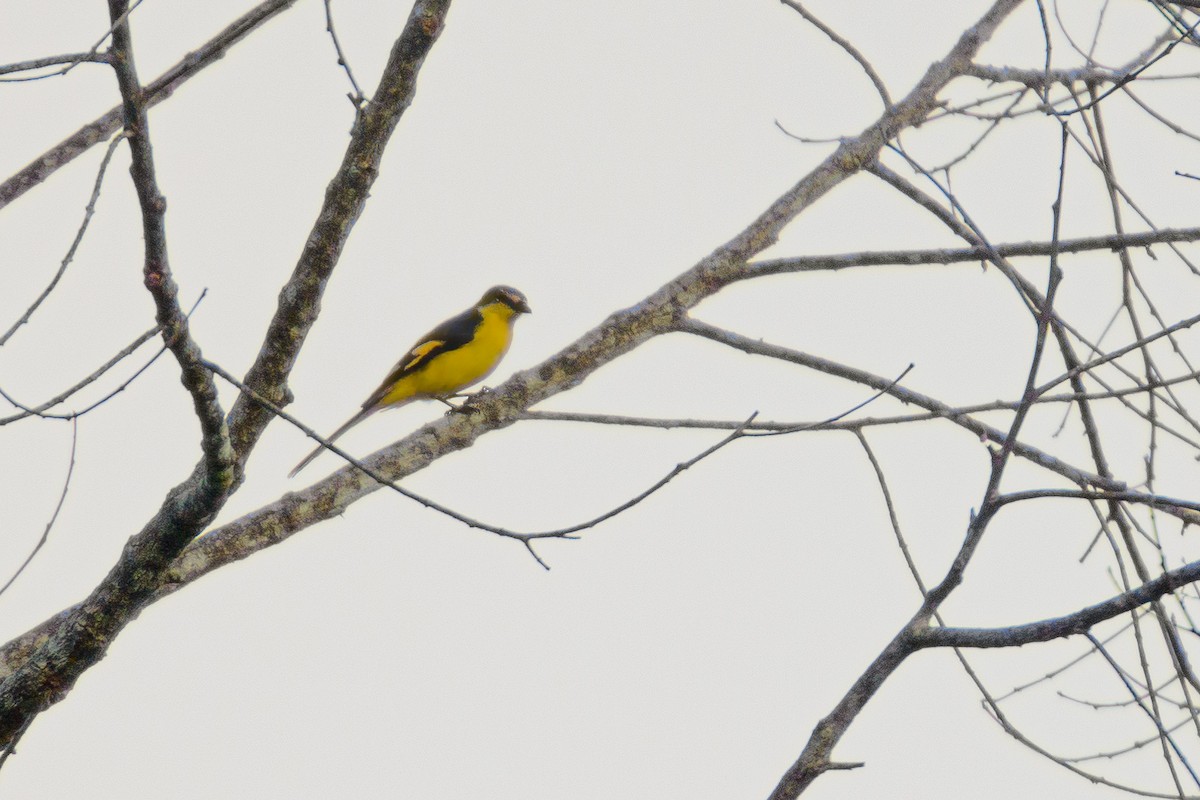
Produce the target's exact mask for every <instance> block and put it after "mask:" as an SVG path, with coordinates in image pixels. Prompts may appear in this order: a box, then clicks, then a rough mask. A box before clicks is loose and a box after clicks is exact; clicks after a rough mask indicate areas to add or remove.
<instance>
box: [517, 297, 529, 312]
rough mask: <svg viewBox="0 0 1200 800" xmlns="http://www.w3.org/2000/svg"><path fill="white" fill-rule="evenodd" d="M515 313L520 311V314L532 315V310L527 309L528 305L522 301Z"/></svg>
mask: <svg viewBox="0 0 1200 800" xmlns="http://www.w3.org/2000/svg"><path fill="white" fill-rule="evenodd" d="M517 311H520V312H521V313H522V314H532V313H533V309H532V308H530V307H529V303H528V302H526V301H524V300H522V301H521V303H520V305H518V306H517Z"/></svg>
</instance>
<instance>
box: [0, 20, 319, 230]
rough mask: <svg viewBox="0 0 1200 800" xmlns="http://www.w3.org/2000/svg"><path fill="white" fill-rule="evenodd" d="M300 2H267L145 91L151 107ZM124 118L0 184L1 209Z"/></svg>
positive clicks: (103, 121)
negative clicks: (277, 15) (276, 16)
mask: <svg viewBox="0 0 1200 800" xmlns="http://www.w3.org/2000/svg"><path fill="white" fill-rule="evenodd" d="M295 3H296V0H264V2H262V3H260V4H259V5H257V6H255V7H254V8H252V9H251V10H250V11H248V12H246V13H245V14H243V15H242V16H241V17H239V18H238V19H236V20H234V21H233V22H232V23H230V24H229V25H228V26H226V28H225V29H224V30H223V31H221V32H220V33H218V34H217V35H216V36H214V37H213V38H211V39H209V40H208V41H207V42H205V43H204V44H203V45H201V47H200V48H199V49H197V50H195V51H193V52H191V53H188V54H187V55H186V56H184V57H183V59H182V60H181V61H180V62H179V63H178V64H176V65H175V66H173V67H171V68H170V69H169V70H167V71H166V72H164V73H163V74H162V75H160V76H159V77H158V78H157V79H155V80H154V81H153V82H151V83H150V84H148V85H147V86H146V87H145V89H144V90H143V96H144V98H145V103H146V106H147V107H150V106H154V105H157V104H158V103H161V102H162V101H163V100H166V99H167V98H168V97H170V96H171V95H172V94H174V92H175V90H176V89H177V88H179V87H180V86H182V85H183V83H184V82H185V81H187V80H188V79H189V78H191V77H192V76H194V75H196V73H198V72H200V71H201V70H202V69H204V68H205V67H208V66H210V65H212V64H214V63H216V62H217V61H219V60H220V59H221V58H222V57H223V56H224V55H225V53H226V51H227V50H229V48H230V47H233V46H234V45H235V44H237V43H238V42H240V41H241V40H242V39H244V38H246V36H248V35H249V34H250V33H252V32H254V31H255V30H257V29H258V28H259V27H261V26H262V24H263V23H264V22H266V21H267V20H269V19H271V18H272V17H274V16H275V15H276V14H279V13H280V12H282V11H286V10H287V9H288V8H290V7H291V6H293V5H295ZM123 119H124V114H123V112H122V109H121V107H120V106H117V107H116V108H113V109H111V110H109V111H108V112H107V113H105V114H104V115H102V116H100V117H98V118H97V119H95V120H93V121H92V122H90V123H88V124H87V125H84V126H83V127H82V128H80V129H79V130H77V131H76V132H75V133H73V134H71V135H70V136H68V137H67V138H66V139H63V140H62V141H61V142H59V143H58V144H56V145H55V146H54V147H52V148H50V149H49V150H47V151H46V152H45V153H43V154H42V155H40V156H38V157H37V158H36V159H34V160H33V161H32V162H30V163H29V164H28V165H26V166H25V167H24V168H23V169H21V171H19V172H17V173H16V174H15V175H13V176H12V177H11V178H9V179H8V180H6V181H4V182H3V183H0V208H4V207H5V206H6V205H8V204H9V203H11V202H12V201H14V200H16V199H17V198H18V197H20V196H21V195H23V194H25V193H26V192H27V191H29V190H30V189H32V188H33V187H34V186H37V185H38V184H39V183H41V182H43V181H44V180H46V179H47V178H49V177H50V176H51V175H53V174H54V173H55V172H56V171H57V170H58V168H59V167H62V166H65V165H66V164H69V163H70V162H71V161H73V160H75V159H76V158H77V157H79V156H80V155H82V154H83V153H85V152H87V151H88V150H89V149H90V148H91V147H92V146H94V145H97V144H99V143H100V142H103V141H105V140H106V139H108V137H109V136H112V135H113V134H114V133H115V132H117V131H118V130H120V128H121V125H122V122H123Z"/></svg>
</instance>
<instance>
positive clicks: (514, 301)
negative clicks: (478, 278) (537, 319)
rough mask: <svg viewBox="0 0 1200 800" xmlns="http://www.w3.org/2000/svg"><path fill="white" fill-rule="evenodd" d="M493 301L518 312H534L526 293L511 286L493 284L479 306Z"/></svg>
mask: <svg viewBox="0 0 1200 800" xmlns="http://www.w3.org/2000/svg"><path fill="white" fill-rule="evenodd" d="M492 303H503V304H504V305H506V306H508V307H509V308H511V309H512V310H513V313H516V314H531V313H533V309H531V308H530V307H529V301H528V300H526V299H525V295H523V294H521V293H520V292H519V291H517V290H516V289H514V288H512V287H511V286H493V287H492V288H490V289H488V290H487V291H486V292H484V294H483V297H482V298H481V299H480V301H479V307H480V308H482V307H483V306H487V305H491V304H492Z"/></svg>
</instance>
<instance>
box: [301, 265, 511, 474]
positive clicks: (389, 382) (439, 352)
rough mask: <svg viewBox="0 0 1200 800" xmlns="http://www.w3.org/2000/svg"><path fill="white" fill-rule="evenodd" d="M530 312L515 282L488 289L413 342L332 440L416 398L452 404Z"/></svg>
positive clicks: (485, 371) (492, 363) (500, 353)
mask: <svg viewBox="0 0 1200 800" xmlns="http://www.w3.org/2000/svg"><path fill="white" fill-rule="evenodd" d="M530 313H532V309H530V307H529V301H527V300H526V299H525V295H523V294H521V292H519V291H517V290H516V289H514V288H512V287H511V286H493V287H492V288H491V289H488V290H487V291H486V292H484V293H483V297H481V298H479V302H478V303H476V304H475V305H473V306H471V307H470V308H468V309H467V310H466V311H464V312H462V313H461V314H458V315H457V316H454V317H451V318H450V319H448V320H446V321H445V322H443V323H442V324H441V325H438V326H437V327H436V328H434V329H433V330H431V331H430V332H429V333H427V334H425V335H424V336H422V337H421V338H420V339H419V340H418V341H417V343H416V344H415V345H413V346H412V347H411V348H409V350H408V352H406V353H405V354H404V355H403V356H401V358H400V360H399V361H397V362H396V366H394V367H392V369H391V371H390V372H388V375H387V377H386V378H384V379H383V383H381V384H379V388H378V389H376V390H375V391H374V392H372V393H371V396H370V397H368V398H367V399H366V401H365V402H364V403H363V404H362V408H361V409H360V410H359V411H358V413H357V414H355V415H354V416H353V417H351V418H350V419H348V420H346V423H345V424H344V425H342V426H341V427H340V428H338V429H337V430H336V431H334V432H333V433H331V434H330V435H329V437H328V439H327V440H326V441H329V442H332V441H333V440H334V439H337V438H338V437H339V436H341V435H342V434H343V433H345V432H346V431H348V430H350V429H351V428H353V427H354V426H355V425H357V424H358V423H360V422H362V421H363V420H364V419H366V418H367V417H369V416H371V415H372V414H374V413H375V412H376V411H379V410H380V409H384V408H399V407H400V406H402V405H405V404H407V403H411V402H412V401H414V400H440V401H442V402H443V403H446V404H447V405H451V406H452V404H451V403H450V402H449V400H448V399H447V398H449V397H452V396H454V395H455V394H457V393H459V392H460V391H462V390H463V389H465V388H467V387H468V386H470V385H472V384H474V383H478V382H479V381H481V380H483V379H484V378H486V377H487V376H488V375H490V374H491V373H492V370H494V369H495V368H496V365H497V364H499V363H500V359H502V358H503V357H504V354H505V353H506V352H508V345H509V343H510V342H511V341H512V330H513V325H514V324H515V323H516V321H517V318H518V317H520V316H521V315H522V314H530ZM452 407H454V406H452ZM324 449H325V446H324V445H320V446H318V447H317V449H315V450H313V451H312V452H311V453H309V454H308V455H307V456H305V457H304V459H303V460H302V461H301V462H300V463H299V464H297V465H296V466H295V467H294V468H293V469H292V471H291V472H289V473H288V477H289V478H294V477H295V476H296V473H298V472H299V471H300V470H302V469H304V468H305V467H306V466H308V464H309V462H311V461H312V460H313V459H314V458H316V457H317V456H319V455H320V454H321V451H322V450H324Z"/></svg>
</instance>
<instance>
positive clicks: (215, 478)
mask: <svg viewBox="0 0 1200 800" xmlns="http://www.w3.org/2000/svg"><path fill="white" fill-rule="evenodd" d="M109 2H110V9H112V11H113V15H114V18H117V17H118V16H119V14H118V12H119V11H120V10H121V9H123V7H124V2H123V1H122V0H109ZM448 7H449V0H441V2H427V3H426V2H418V3H417V4H416V6H415V7H414V10H413V14H412V15H411V16H410V18H409V21H408V24H407V25H406V27H405V30H404V32H403V33H402V35H401V37H400V41H399V42H398V43H397V46H396V49H395V50H394V51H393V57H392V59H391V61H390V62H389V68H388V71H387V72H385V76H384V79H383V80H382V81H381V84H380V88H379V90H378V92H377V93H376V100H377V101H378V105H379V106H380V108H381V109H382V108H386V109H390V110H391V112H392V114H393V116H394V118H393V119H391V120H390V121H388V120H380V121H378V122H376V123H375V125H374V126H372V125H371V124H370V122H369V118H370V116H371V115H370V114H367V115H364V117H362V118H360V131H359V137H358V138H356V140H355V141H356V142H358V143H360V144H361V143H362V139H363V137H364V136H365V134H363V132H362V129H363V128H366V129H367V130H368V132H374V133H375V134H376V135H377V138H376V139H375V140H373V141H371V142H370V143H369V144H368V146H367V148H366V151H365V152H359V153H358V155H359V156H362V157H363V159H362V160H359V161H353V162H351V163H348V164H347V165H346V166H345V168H344V170H345V171H346V172H348V173H354V174H355V176H354V177H352V178H351V179H350V183H351V185H352V186H353V187H354V188H356V189H361V190H362V192H363V197H362V198H361V199H357V200H354V201H352V202H349V204H348V209H347V213H346V216H345V217H343V218H342V219H341V220H340V221H338V220H337V219H331V225H332V226H333V227H338V226H339V225H340V227H341V228H343V229H344V232H348V231H349V228H350V225H351V224H352V223H353V219H354V217H356V216H357V210H355V209H360V208H361V202H362V200H365V187H366V186H369V184H370V180H371V179H373V177H374V171H375V168H376V164H377V161H378V155H379V153H381V152H382V149H383V146H384V144H385V143H386V134H387V133H390V132H391V130H393V129H394V128H395V124H396V122H397V121H398V117H399V114H400V112H401V111H402V110H403V109H404V108H406V107H407V105H408V103H409V102H410V101H411V97H412V87H413V81H414V80H415V77H416V71H417V68H418V67H419V65H420V59H421V58H423V56H424V53H425V52H427V51H428V49H429V47H430V46H432V43H433V41H434V40H435V39H436V34H437V33H438V32H440V30H441V27H442V22H443V18H444V15H445V12H446V10H447V9H448ZM409 48H416V49H417V50H419V51H420V58H417V59H416V60H415V62H414V60H413V58H411V56H412V52H411V51H410V49H409ZM113 54H114V62H115V63H116V64H117V66H118V76H119V82H120V85H121V89H122V95H123V98H124V101H125V103H124V107H125V109H126V114H127V127H128V133H129V136H130V139H131V146H133V145H134V140H135V139H137V138H139V137H141V138H143V140H144V134H145V131H146V123H145V116H144V114H145V103H144V100H145V94H144V93H143V92H142V91H141V90H140V88H139V87H138V86H137V81H136V73H135V72H134V70H133V68H132V59H131V54H130V49H129V42H128V27H127V25H126V24H120V25H117V26H116V28H115V31H114V47H113ZM374 105H375V103H373V106H374ZM372 113H374V111H373V112H372ZM379 134H383V135H379ZM132 171H133V175H134V180H135V183H136V184H137V189H138V195H139V200H140V201H141V203H142V208H143V222H144V224H143V228H144V232H145V237H146V283H147V286H148V288H150V290H151V292H152V294H154V296H155V300H156V304H157V305H158V308H159V317H160V320H161V321H162V324H163V326H164V336H167V337H168V338H167V342H168V346H170V347H171V348H172V349H173V351H175V352H176V356H177V358H178V359H179V360H180V363H181V366H182V367H183V369H184V372H185V385H188V388H189V389H193V390H197V391H196V392H195V396H196V397H197V398H198V399H197V403H198V406H199V398H200V396H201V395H202V394H204V392H203V391H201V390H202V389H203V388H204V387H202V386H201V384H199V383H197V384H193V383H192V382H190V381H191V378H192V376H191V375H190V371H191V370H192V368H193V367H194V366H198V365H199V352H198V351H196V350H194V349H193V348H194V345H192V344H191V343H190V341H188V340H187V339H186V331H187V328H186V322H185V321H182V320H180V319H179V317H178V316H177V314H176V311H177V307H176V308H172V305H173V301H174V287H173V283H171V282H170V273H169V270H168V269H167V264H166V246H165V233H164V231H163V228H162V212H163V201H162V198H161V196H160V195H159V193H158V191H157V187H156V186H155V184H154V179H153V164H152V161H151V160H150V152H149V143H148V141H143V142H142V143H141V144H139V145H136V147H135V149H134V167H133V170H132ZM357 173H368V174H369V176H370V177H369V178H367V177H363V176H362V175H358V174H357ZM337 185H338V184H337V181H335V184H334V186H337ZM344 194H345V195H353V194H354V191H352V190H347V191H346V192H344ZM333 216H336V215H333ZM342 238H343V239H344V233H343V235H342ZM309 244H310V246H312V245H313V242H312V241H311V240H310V243H309ZM317 244H318V245H319V244H321V243H319V242H318V243H317ZM331 268H332V262H330V263H329V264H328V267H327V269H326V273H325V275H326V276H327V274H328V269H331ZM321 283H322V284H323V280H322V281H321ZM286 292H287V290H285V294H286ZM285 299H286V298H285ZM306 299H307V300H308V301H310V302H313V303H314V304H315V302H316V301H315V298H314V297H312V296H309V297H308V298H306ZM311 313H312V316H313V317H315V308H314V309H312V312H311ZM309 324H311V320H310V321H309ZM294 330H295V329H293V331H294ZM303 330H307V325H305V326H304V328H303ZM170 334H174V335H173V336H172V335H170ZM181 337H182V338H181ZM302 338H303V336H302V333H301V334H298V335H297V342H296V345H297V346H298V344H299V340H302ZM268 349H269V348H264V350H268ZM260 362H261V360H260ZM201 369H202V370H203V372H204V374H205V376H206V377H205V378H204V382H206V383H207V386H208V387H211V385H212V384H211V381H212V373H211V372H209V371H208V370H207V369H205V368H204V367H202V366H201ZM284 375H286V372H285V373H284ZM215 397H216V395H215V393H214V394H213V395H212V399H213V405H212V406H210V407H206V408H204V409H201V408H199V407H198V409H197V410H198V414H199V415H200V416H201V419H202V423H203V424H204V425H205V427H206V428H208V427H210V426H212V425H216V426H217V427H218V428H219V430H220V433H221V434H226V428H225V422H224V416H223V415H222V414H220V413H219V408H217V407H216V406H215ZM214 412H215V413H214ZM230 416H231V419H234V420H236V419H237V408H236V407H235V409H234V412H233V413H232V414H231V415H230ZM231 427H232V426H231ZM209 434H211V432H210V431H208V430H206V437H205V453H206V457H205V459H204V461H203V462H202V463H201V464H199V465H198V466H197V467H196V469H195V470H194V471H193V473H192V475H191V477H189V478H188V479H187V480H186V481H185V482H184V483H182V484H180V485H179V486H177V487H176V488H175V489H173V490H171V492H170V493H169V494H168V496H167V499H166V501H165V502H164V504H163V506H162V508H161V509H160V510H159V512H158V513H157V514H156V515H155V517H154V518H153V519H152V520H151V521H150V522H149V523H147V525H146V526H145V527H144V528H143V529H142V531H141V532H140V533H138V534H137V535H136V536H134V537H133V538H132V539H130V541H129V542H128V543H127V545H126V547H125V551H124V552H123V554H122V556H121V559H120V561H119V562H118V563H117V565H116V566H115V567H113V569H112V571H111V572H110V573H109V575H108V576H107V577H106V578H105V580H104V581H103V582H102V583H101V584H100V585H99V586H98V587H97V588H96V589H95V590H94V591H93V593H92V595H91V596H90V597H89V598H88V599H87V600H85V601H84V602H83V603H81V604H79V605H77V606H74V607H73V608H71V609H68V610H66V611H64V612H62V613H60V614H59V615H57V616H56V617H55V618H53V619H52V620H50V621H48V622H47V623H44V624H43V625H42V626H39V628H38V629H37V634H36V635H34V636H27V637H21V638H20V639H18V640H15V641H14V642H10V643H9V645H8V646H6V648H5V651H6V654H7V653H10V652H19V653H20V654H21V655H22V657H23V660H22V661H21V662H20V663H19V664H18V663H16V662H14V661H12V660H9V659H7V658H6V659H5V661H6V664H5V666H6V669H5V670H3V671H5V672H8V673H9V674H8V675H7V677H6V678H5V679H4V681H3V683H0V742H11V741H12V740H13V738H14V737H15V736H16V735H18V734H19V732H20V731H23V730H24V729H25V728H26V727H27V726H28V723H29V720H30V719H32V717H33V716H34V715H36V714H37V713H38V712H40V711H41V710H42V709H44V708H46V707H47V706H49V705H51V704H52V703H54V702H57V701H58V700H60V699H62V697H64V696H65V695H66V693H67V692H68V691H69V690H70V689H71V687H72V686H73V685H74V683H75V681H76V680H77V679H78V677H79V676H80V675H81V674H82V673H83V672H84V671H85V670H87V669H88V668H89V667H90V666H92V665H93V664H94V663H96V661H98V660H99V659H100V658H101V657H102V656H103V654H104V652H105V650H106V649H107V647H108V644H109V643H110V642H111V640H112V639H113V637H115V636H116V635H117V634H118V633H119V632H120V630H121V629H122V628H123V627H124V626H125V625H126V624H128V623H129V622H130V621H131V620H132V619H133V618H134V617H135V616H136V615H137V614H138V613H139V612H140V611H141V609H142V608H144V607H145V605H146V604H147V603H148V602H150V601H151V600H152V593H153V592H154V590H155V589H156V588H157V587H158V586H159V585H160V584H161V582H162V578H161V574H162V571H163V569H165V568H166V566H167V565H168V564H169V563H170V562H171V560H172V559H174V558H175V556H176V555H178V553H179V551H180V550H181V549H182V548H183V547H184V546H185V545H186V544H187V543H188V542H190V541H192V540H193V539H194V538H195V536H196V535H197V534H198V533H199V532H200V531H201V530H203V529H204V527H205V526H207V525H208V524H210V523H211V521H212V519H213V517H214V516H215V515H216V513H217V512H218V511H219V510H220V508H221V506H222V505H223V503H224V501H225V499H226V498H227V497H228V495H229V494H230V493H231V492H232V491H233V490H234V489H235V488H236V485H237V484H236V482H235V480H234V469H233V467H234V466H237V467H240V463H236V464H235V463H234V461H233V460H234V457H235V454H234V451H233V450H232V449H231V447H230V444H229V440H228V438H227V434H226V435H224V436H218V435H216V434H212V435H209ZM252 441H253V439H252V440H251V441H250V443H251V444H252ZM248 452H249V446H247V447H246V448H245V449H242V450H239V451H238V452H237V454H236V455H237V456H238V457H240V458H241V459H243V460H244V459H245V457H246V456H247V455H248ZM9 670H11V672H9Z"/></svg>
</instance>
